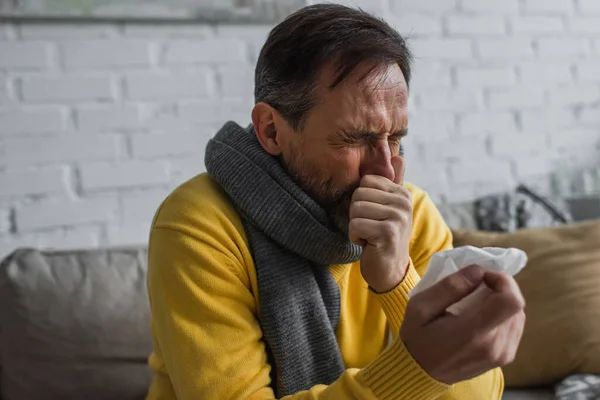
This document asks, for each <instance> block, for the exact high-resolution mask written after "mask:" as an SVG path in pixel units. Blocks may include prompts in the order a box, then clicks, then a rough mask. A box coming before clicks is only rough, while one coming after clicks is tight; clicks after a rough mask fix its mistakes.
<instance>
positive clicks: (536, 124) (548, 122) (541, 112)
mask: <svg viewBox="0 0 600 400" xmlns="http://www.w3.org/2000/svg"><path fill="white" fill-rule="evenodd" d="M519 113H520V120H521V128H522V129H523V130H524V131H525V132H535V131H538V132H545V131H548V130H551V131H556V130H561V129H563V128H567V127H569V126H572V125H573V124H574V123H575V116H574V114H573V112H572V111H571V110H568V109H566V108H559V107H548V106H545V107H543V108H541V109H532V110H520V111H519Z"/></svg>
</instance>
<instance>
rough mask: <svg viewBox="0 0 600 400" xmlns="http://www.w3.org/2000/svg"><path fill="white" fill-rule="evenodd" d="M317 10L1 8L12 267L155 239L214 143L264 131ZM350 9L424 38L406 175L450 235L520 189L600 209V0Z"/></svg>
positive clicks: (234, 5)
mask: <svg viewBox="0 0 600 400" xmlns="http://www.w3.org/2000/svg"><path fill="white" fill-rule="evenodd" d="M309 3H313V2H311V1H304V0H302V1H298V0H287V1H286V0H283V1H272V0H271V1H268V0H246V1H217V0H214V1H207V0H203V1H199V0H197V1H184V0H181V1H175V0H172V1H166V0H165V1H158V2H147V1H144V2H141V1H132V0H129V1H128V0H125V1H114V0H113V1H110V0H36V1H26V0H8V1H7V0H0V15H2V19H1V22H0V257H2V256H4V255H6V254H8V253H9V252H11V251H12V250H13V249H15V248H16V247H20V246H35V247H38V248H50V249H67V248H68V249H72V248H90V247H104V246H129V245H143V244H145V243H146V242H147V236H148V232H149V226H150V222H151V219H152V216H153V214H154V212H155V211H156V209H157V207H158V205H159V204H160V202H161V201H162V200H163V199H164V197H165V196H166V195H167V194H168V193H169V192H170V191H171V190H172V189H173V188H174V187H176V186H177V185H179V184H180V183H182V182H183V181H185V180H186V179H189V178H191V177H192V176H194V175H196V174H198V173H200V172H202V171H204V162H203V154H204V146H205V144H206V142H207V141H208V140H209V138H210V137H211V136H212V135H213V134H214V133H215V132H216V130H217V129H218V128H219V127H220V126H221V125H222V124H223V123H224V122H225V121H227V120H234V121H237V122H238V123H240V124H247V123H249V122H250V110H251V108H252V105H253V72H254V64H255V62H256V59H257V55H258V52H259V50H260V48H261V46H262V44H263V42H264V40H265V38H266V36H267V34H268V32H269V30H270V29H271V28H272V27H273V26H274V25H275V24H276V23H277V21H279V20H281V18H283V17H284V16H285V15H287V14H288V13H290V12H292V11H293V10H295V9H297V8H298V7H301V6H303V5H306V4H309ZM343 3H344V4H348V5H353V6H359V7H362V8H364V9H365V10H367V11H370V12H373V13H375V14H377V15H379V16H381V17H383V18H384V19H386V20H387V21H388V22H390V23H391V24H392V25H393V26H395V27H396V28H397V29H398V30H399V31H400V32H401V33H403V34H405V35H407V37H408V38H409V43H410V45H411V47H412V49H413V51H414V54H415V65H414V80H413V82H412V84H411V88H412V89H411V95H410V123H409V128H410V135H409V137H408V139H407V140H406V142H405V143H406V157H407V160H408V170H407V179H408V180H410V181H411V182H413V183H415V184H417V185H419V186H421V187H423V188H424V189H425V190H427V191H428V192H429V193H430V195H431V197H432V198H433V199H434V201H435V202H436V203H437V204H438V205H439V206H440V208H441V209H442V211H443V213H444V215H445V216H447V220H448V222H449V223H450V224H451V225H461V224H463V223H464V218H463V219H461V218H462V217H461V215H462V214H460V212H458V213H454V214H452V213H450V211H448V210H452V209H453V207H455V206H456V205H465V204H469V205H472V204H474V201H477V199H481V198H485V197H486V196H497V195H499V194H502V193H508V194H510V193H514V190H515V188H516V187H517V186H518V185H519V184H526V185H528V187H529V188H532V189H534V190H535V191H536V192H537V193H539V194H542V195H544V196H546V197H547V198H549V199H553V200H554V201H556V202H560V201H563V200H564V201H565V204H566V206H567V207H566V210H567V211H569V210H570V209H572V208H573V206H572V205H573V204H579V206H578V207H577V209H578V210H583V209H585V208H586V207H587V209H589V210H590V211H589V212H590V213H593V212H595V210H600V201H598V197H597V196H596V197H594V194H597V193H600V1H598V0H421V1H414V0H364V1H346V2H343ZM494 204H498V203H494ZM569 207H570V209H569ZM586 212H587V211H586ZM463 216H464V215H463ZM598 216H600V213H599V215H598Z"/></svg>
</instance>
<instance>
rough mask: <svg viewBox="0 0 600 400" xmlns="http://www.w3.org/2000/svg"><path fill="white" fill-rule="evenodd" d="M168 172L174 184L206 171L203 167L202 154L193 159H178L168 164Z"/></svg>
mask: <svg viewBox="0 0 600 400" xmlns="http://www.w3.org/2000/svg"><path fill="white" fill-rule="evenodd" d="M169 170H170V172H171V177H172V178H173V181H174V182H175V184H176V185H177V184H180V183H183V182H184V181H186V180H188V179H190V178H192V177H194V176H196V175H198V174H201V173H203V172H205V171H206V167H205V166H204V153H200V154H199V155H198V156H194V157H186V158H183V157H179V158H176V159H173V160H171V161H170V162H169Z"/></svg>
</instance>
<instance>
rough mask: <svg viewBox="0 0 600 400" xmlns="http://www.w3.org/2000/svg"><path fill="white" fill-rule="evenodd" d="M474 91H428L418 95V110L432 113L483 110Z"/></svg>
mask: <svg viewBox="0 0 600 400" xmlns="http://www.w3.org/2000/svg"><path fill="white" fill-rule="evenodd" d="M480 100H481V99H480V98H479V96H478V93H477V92H476V91H474V90H459V89H450V90H427V91H422V92H420V93H419V94H418V108H419V109H423V110H430V111H469V110H477V109H479V108H481V101H480Z"/></svg>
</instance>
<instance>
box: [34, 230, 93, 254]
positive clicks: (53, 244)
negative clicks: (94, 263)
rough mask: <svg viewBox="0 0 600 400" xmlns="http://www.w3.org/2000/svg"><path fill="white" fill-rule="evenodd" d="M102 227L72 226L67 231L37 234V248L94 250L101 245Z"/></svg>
mask: <svg viewBox="0 0 600 400" xmlns="http://www.w3.org/2000/svg"><path fill="white" fill-rule="evenodd" d="M102 235H103V234H102V228H101V227H100V226H97V225H96V226H89V225H88V226H85V225H84V226H75V227H73V226H70V227H68V228H65V229H60V230H52V231H49V232H38V233H36V235H35V236H36V248H39V249H52V250H80V249H94V248H97V247H98V246H99V245H100V240H101V237H102Z"/></svg>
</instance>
